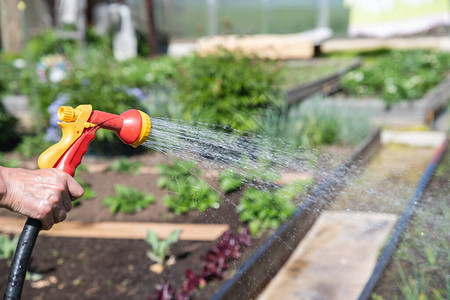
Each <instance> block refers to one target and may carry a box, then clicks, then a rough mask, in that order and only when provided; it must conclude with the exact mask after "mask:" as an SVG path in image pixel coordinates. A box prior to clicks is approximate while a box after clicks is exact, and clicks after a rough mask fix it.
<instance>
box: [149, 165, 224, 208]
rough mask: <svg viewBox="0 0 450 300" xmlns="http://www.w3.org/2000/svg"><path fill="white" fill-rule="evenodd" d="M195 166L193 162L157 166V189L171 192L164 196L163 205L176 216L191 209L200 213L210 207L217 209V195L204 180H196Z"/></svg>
mask: <svg viewBox="0 0 450 300" xmlns="http://www.w3.org/2000/svg"><path fill="white" fill-rule="evenodd" d="M195 166H196V164H195V162H193V161H175V162H174V164H173V165H172V166H169V165H158V170H159V172H160V177H159V178H158V181H157V185H158V187H159V188H167V189H168V190H169V191H171V192H173V194H171V195H165V196H164V198H163V203H164V204H165V205H166V206H167V207H169V209H170V210H171V211H173V212H174V213H175V214H177V215H178V214H182V213H187V212H188V211H189V210H191V209H197V210H198V211H200V212H202V211H205V210H206V209H207V208H210V207H212V208H218V207H219V201H220V197H219V194H218V193H217V192H216V191H214V190H213V189H211V188H210V187H209V185H208V183H207V182H206V181H205V180H203V179H200V178H198V176H199V175H200V171H199V170H198V169H196V167H195Z"/></svg>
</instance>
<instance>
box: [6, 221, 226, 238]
mask: <svg viewBox="0 0 450 300" xmlns="http://www.w3.org/2000/svg"><path fill="white" fill-rule="evenodd" d="M24 223H25V219H24V218H11V217H0V231H1V232H3V233H6V234H9V233H12V234H20V233H21V232H22V229H23V225H24ZM149 229H151V230H153V231H155V232H156V233H157V234H158V236H159V237H160V238H165V237H167V235H168V234H169V233H170V232H172V231H173V230H175V229H181V230H182V233H181V235H180V240H189V241H213V240H216V239H217V238H218V237H220V236H221V235H222V233H224V232H225V231H226V230H228V229H229V226H228V225H226V224H182V223H180V224H178V223H143V222H99V223H81V222H76V221H65V222H62V223H58V224H56V225H55V226H53V228H52V229H51V230H48V231H44V230H43V231H41V233H40V234H41V235H46V236H58V237H77V238H99V239H102V238H103V239H144V238H145V236H146V233H147V230H149Z"/></svg>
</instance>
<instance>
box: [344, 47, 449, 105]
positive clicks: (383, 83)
mask: <svg viewBox="0 0 450 300" xmlns="http://www.w3.org/2000/svg"><path fill="white" fill-rule="evenodd" d="M449 65H450V54H449V53H439V52H434V51H428V50H415V51H392V52H387V53H385V54H382V55H379V56H377V57H367V58H366V59H365V63H364V65H362V66H361V67H360V68H358V69H356V70H354V71H351V72H349V73H348V74H346V75H345V76H344V77H343V78H342V79H341V82H340V83H341V86H342V88H343V90H344V91H345V92H346V93H348V94H350V95H355V96H379V97H382V98H383V100H384V101H385V103H386V106H387V107H390V106H391V105H392V104H393V103H396V102H399V101H401V100H408V101H412V100H415V99H419V98H421V97H423V96H424V95H425V93H426V92H428V91H429V90H430V89H432V88H433V87H434V86H436V85H437V84H438V83H440V82H441V81H442V80H443V79H444V78H445V76H446V74H447V72H448V66H449Z"/></svg>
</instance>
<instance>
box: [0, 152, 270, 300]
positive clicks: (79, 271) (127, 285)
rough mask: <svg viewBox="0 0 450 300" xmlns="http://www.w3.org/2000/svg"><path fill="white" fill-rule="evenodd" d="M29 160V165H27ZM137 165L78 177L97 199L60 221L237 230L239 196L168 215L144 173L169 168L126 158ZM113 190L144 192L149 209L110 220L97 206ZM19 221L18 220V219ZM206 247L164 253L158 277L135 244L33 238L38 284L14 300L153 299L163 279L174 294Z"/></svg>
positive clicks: (1, 283)
mask: <svg viewBox="0 0 450 300" xmlns="http://www.w3.org/2000/svg"><path fill="white" fill-rule="evenodd" d="M33 159H34V158H33ZM33 159H31V160H29V161H23V162H21V166H22V167H29V168H33V165H34V164H35V160H34V161H33ZM131 160H138V161H142V162H143V163H144V165H143V167H142V169H143V170H145V169H146V170H147V171H148V170H150V172H142V173H141V174H139V175H134V174H124V173H117V172H114V171H102V172H87V171H79V172H78V174H77V175H78V176H80V177H81V178H82V179H83V180H84V181H85V182H87V183H89V184H90V185H91V187H92V189H93V190H94V191H95V192H96V193H97V196H96V197H95V198H94V199H89V200H87V199H83V200H82V201H81V204H80V205H78V206H75V207H74V208H73V209H72V211H71V212H70V213H69V216H68V218H67V220H72V221H82V222H99V221H126V222H171V223H202V224H213V223H215V224H218V223H221V224H229V226H230V228H231V229H232V230H234V231H236V230H238V229H239V228H241V227H242V226H243V224H242V223H241V222H240V221H239V219H238V215H237V213H236V204H237V201H238V199H239V198H240V196H241V195H242V192H243V191H237V192H234V193H231V194H230V195H227V196H226V197H225V196H224V195H223V194H222V196H223V197H222V199H223V201H222V203H221V206H220V207H219V208H218V209H208V210H207V211H205V212H203V213H198V212H189V213H188V214H183V215H175V214H173V213H171V212H170V211H169V210H168V209H167V208H166V207H165V206H164V205H163V203H162V198H163V196H164V195H165V194H167V193H168V191H167V190H164V189H159V188H158V187H157V186H156V179H157V177H158V174H157V172H153V171H152V168H153V169H154V167H155V166H156V164H158V163H162V162H165V163H167V162H170V159H168V158H167V157H165V156H163V155H160V154H146V155H141V156H136V157H132V158H131ZM85 161H87V163H86V162H85V163H86V164H89V166H94V168H93V169H95V166H100V167H99V169H101V166H102V164H105V163H106V164H107V163H108V160H99V159H96V158H87V159H86V160H85ZM205 179H206V180H207V181H208V183H209V184H210V186H212V187H213V188H215V189H217V190H218V181H217V179H216V178H215V177H214V176H207V177H205ZM116 183H120V184H123V185H127V186H132V187H135V188H137V189H139V190H143V191H146V192H148V193H152V194H154V195H155V196H156V199H157V201H156V203H153V204H150V205H149V207H148V208H147V209H145V210H143V211H140V212H137V213H134V214H124V213H117V214H114V215H113V214H111V212H110V211H109V207H106V206H104V205H102V199H103V198H104V197H106V196H108V195H114V193H115V192H114V185H115V184H116ZM0 216H15V217H19V218H23V217H22V216H19V215H17V214H15V213H12V212H9V211H7V210H0ZM24 221H25V219H24ZM264 240H265V238H260V239H259V240H257V241H255V244H254V245H253V246H252V247H251V248H248V249H247V250H246V252H245V253H244V255H243V256H242V257H241V258H240V259H239V260H237V261H234V262H232V263H231V268H230V269H229V270H228V271H227V272H225V274H224V279H229V278H231V277H232V276H233V274H234V272H235V270H236V269H237V268H238V267H239V266H240V265H242V263H243V262H245V260H246V259H248V257H250V255H251V254H252V253H253V252H254V251H255V250H256V249H257V247H258V245H259V244H261V243H262V242H263V241H264ZM215 243H216V241H213V242H191V241H180V242H177V243H176V244H174V245H172V246H171V248H170V249H171V254H172V255H174V256H175V259H176V263H175V264H174V265H172V266H169V267H167V268H165V270H164V272H163V273H162V274H161V275H158V274H155V273H153V272H152V271H150V270H149V267H150V266H151V265H152V264H153V262H152V261H151V260H150V259H149V258H147V256H146V252H147V251H148V250H149V249H150V247H149V246H148V245H147V244H146V242H145V241H143V240H131V239H130V240H112V239H88V238H59V237H58V238H56V237H44V236H40V237H39V238H38V241H37V243H36V246H35V248H34V250H33V254H32V258H31V262H30V267H29V271H30V272H32V273H37V274H40V277H42V278H39V280H36V281H30V280H26V282H25V285H24V289H23V297H22V299H147V298H148V297H150V296H153V290H154V287H155V286H156V284H158V283H159V282H161V281H163V280H169V281H170V283H171V284H172V285H173V286H174V287H175V288H176V289H178V290H179V289H181V287H182V284H183V282H184V278H185V275H184V273H185V270H186V269H187V268H191V269H193V270H194V271H195V272H196V273H199V272H200V271H201V268H202V265H203V259H202V257H203V256H204V255H205V254H206V252H207V250H208V249H209V248H210V247H212V246H213V245H214V244H215ZM8 273H9V266H8V264H7V262H6V261H5V260H0V274H2V276H0V290H1V291H4V287H5V284H6V281H7V274H8ZM225 281H226V280H222V281H220V282H215V283H213V284H212V285H211V286H207V287H205V288H204V289H203V290H202V291H201V293H200V294H198V295H196V296H195V297H193V299H209V298H210V297H211V296H212V295H214V294H215V293H216V292H217V291H218V289H219V288H220V287H221V286H222V285H223V284H224V283H225Z"/></svg>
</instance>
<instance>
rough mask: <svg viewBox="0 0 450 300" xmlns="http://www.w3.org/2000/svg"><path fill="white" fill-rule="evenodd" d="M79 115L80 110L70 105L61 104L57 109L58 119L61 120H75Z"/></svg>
mask: <svg viewBox="0 0 450 300" xmlns="http://www.w3.org/2000/svg"><path fill="white" fill-rule="evenodd" d="M79 115H80V110H79V109H75V108H73V107H70V106H61V107H60V108H59V109H58V119H60V120H61V121H63V122H75V121H76V120H77V118H78V116H79Z"/></svg>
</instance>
